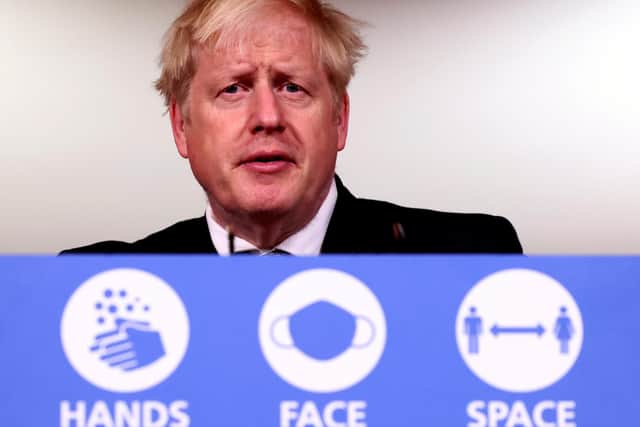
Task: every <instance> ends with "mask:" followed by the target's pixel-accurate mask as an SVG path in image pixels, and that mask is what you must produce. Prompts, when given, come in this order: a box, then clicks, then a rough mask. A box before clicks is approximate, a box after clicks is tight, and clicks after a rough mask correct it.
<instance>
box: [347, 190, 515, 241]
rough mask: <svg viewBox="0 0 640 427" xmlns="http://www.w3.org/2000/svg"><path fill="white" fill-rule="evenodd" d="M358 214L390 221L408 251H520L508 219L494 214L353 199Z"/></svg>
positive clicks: (513, 229)
mask: <svg viewBox="0 0 640 427" xmlns="http://www.w3.org/2000/svg"><path fill="white" fill-rule="evenodd" d="M357 204H358V210H359V211H360V212H361V215H364V216H367V217H369V218H375V220H376V221H382V222H383V223H387V224H389V223H390V224H392V227H393V229H394V232H395V233H397V234H400V235H401V236H400V237H401V238H402V239H403V240H405V245H406V247H407V248H408V251H411V252H425V251H428V252H431V251H437V252H442V253H522V246H521V245H520V241H519V239H518V235H517V233H516V231H515V228H514V227H513V225H512V224H511V222H510V221H509V220H508V219H506V218H504V217H502V216H496V215H489V214H482V213H460V212H444V211H437V210H431V209H419V208H410V207H404V206H400V205H396V204H393V203H389V202H385V201H379V200H370V199H357Z"/></svg>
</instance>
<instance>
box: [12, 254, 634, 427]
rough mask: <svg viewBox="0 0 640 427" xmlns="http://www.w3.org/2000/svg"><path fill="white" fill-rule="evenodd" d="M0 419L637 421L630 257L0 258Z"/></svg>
mask: <svg viewBox="0 0 640 427" xmlns="http://www.w3.org/2000/svg"><path fill="white" fill-rule="evenodd" d="M0 284H1V285H0V425H2V426H11V427H18V426H29V427H35V426H38V427H40V426H60V427H186V426H197V427H198V426H222V427H232V426H243V427H246V426H256V427H258V426H280V427H364V426H385V427H404V426H410V427H414V426H438V427H447V426H452V427H454V426H455V427H458V426H468V427H575V426H581V427H585V426H594V427H609V426H631V425H637V424H638V421H637V418H638V416H639V415H640V414H639V412H640V403H639V401H638V399H636V397H635V392H636V390H637V388H638V383H639V382H640V367H639V366H640V365H639V364H638V360H639V358H640V345H639V344H638V341H639V340H640V321H639V320H638V319H639V315H638V310H637V307H638V304H639V303H638V301H640V257H522V256H473V257H472V256H352V257H346V256H327V257H318V258H298V257H249V256H247V257H233V258H221V257H210V256H189V257H184V256H182V257H181V256H104V257H100V256H65V257H57V258H55V257H0Z"/></svg>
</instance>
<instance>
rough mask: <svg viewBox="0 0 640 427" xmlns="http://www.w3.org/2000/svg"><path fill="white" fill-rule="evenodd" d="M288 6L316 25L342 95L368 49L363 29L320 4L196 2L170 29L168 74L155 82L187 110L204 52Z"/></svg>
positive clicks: (317, 45) (319, 49) (316, 40)
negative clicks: (270, 8)
mask: <svg viewBox="0 0 640 427" xmlns="http://www.w3.org/2000/svg"><path fill="white" fill-rule="evenodd" d="M278 4H284V5H288V6H289V7H291V8H292V10H295V11H297V12H299V13H300V14H301V15H302V16H304V17H305V19H306V20H307V21H308V22H309V24H310V25H311V28H312V31H313V37H312V40H313V49H314V51H315V54H316V57H317V58H318V59H319V61H320V63H321V64H322V65H323V66H324V68H325V70H326V72H327V76H328V78H329V81H330V83H331V85H332V87H333V90H334V95H335V96H336V97H339V96H340V95H342V94H343V93H344V92H345V90H346V88H347V85H348V84H349V81H350V80H351V78H352V77H353V75H354V71H355V64H356V63H357V62H358V60H360V58H362V56H364V53H365V51H366V46H365V44H364V42H363V41H362V39H361V37H360V35H359V31H358V30H359V27H360V26H361V25H362V23H361V22H360V21H357V20H355V19H353V18H351V17H349V16H347V15H346V14H344V13H342V12H340V11H338V10H337V9H335V8H334V7H332V6H331V5H329V4H327V3H324V2H322V1H319V0H192V1H191V2H189V4H188V5H187V7H186V8H185V10H184V11H183V13H182V15H180V16H179V17H178V18H177V19H176V20H175V21H174V22H173V24H172V25H171V27H170V28H169V30H168V32H167V34H166V36H165V43H164V48H163V49H162V54H161V58H160V66H161V67H162V73H161V75H160V78H159V79H158V80H157V81H156V82H155V87H156V89H157V90H158V91H159V92H160V94H161V95H162V96H163V97H164V102H165V105H166V106H167V107H168V106H169V104H170V103H171V101H172V100H175V101H176V103H177V104H178V105H182V104H183V103H184V102H185V101H186V100H187V98H188V94H189V86H190V83H191V79H192V78H193V76H194V74H195V71H196V66H197V62H196V61H197V53H198V51H199V49H201V48H202V47H205V46H206V47H207V48H209V49H214V50H215V49H216V48H217V47H219V46H220V44H221V43H225V42H226V41H227V39H228V38H229V37H230V36H232V35H234V34H237V32H238V31H239V30H240V31H241V30H242V29H243V25H246V23H247V22H250V21H251V19H249V18H251V17H254V18H255V17H256V16H253V15H255V14H257V13H258V12H260V11H261V10H262V9H263V8H265V7H268V6H275V5H278Z"/></svg>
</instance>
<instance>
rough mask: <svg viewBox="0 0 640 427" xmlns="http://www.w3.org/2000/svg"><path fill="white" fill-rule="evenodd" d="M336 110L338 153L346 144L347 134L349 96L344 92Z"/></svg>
mask: <svg viewBox="0 0 640 427" xmlns="http://www.w3.org/2000/svg"><path fill="white" fill-rule="evenodd" d="M336 108H337V110H338V111H336V113H337V114H336V119H337V126H338V129H337V130H338V151H342V150H343V149H344V147H345V145H346V144H347V133H348V132H349V94H348V93H347V92H346V91H345V92H344V95H342V99H341V100H340V102H338V105H337V106H336Z"/></svg>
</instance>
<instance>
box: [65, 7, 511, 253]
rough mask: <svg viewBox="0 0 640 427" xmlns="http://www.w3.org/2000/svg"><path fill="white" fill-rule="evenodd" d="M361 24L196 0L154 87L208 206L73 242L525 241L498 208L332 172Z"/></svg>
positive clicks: (299, 249) (205, 245) (476, 247)
mask: <svg viewBox="0 0 640 427" xmlns="http://www.w3.org/2000/svg"><path fill="white" fill-rule="evenodd" d="M357 26H358V23H357V22H356V21H355V20H353V19H351V18H350V17H348V16H346V15H344V14H343V13H341V12H339V11H337V10H335V9H334V8H332V7H330V6H328V5H325V4H321V3H320V2H318V1H317V0H258V1H255V0H195V1H192V2H191V3H190V4H189V5H188V6H187V8H186V9H185V11H184V12H183V14H182V15H181V16H180V17H179V18H178V19H177V20H176V21H175V22H174V23H173V25H172V27H171V28H170V30H169V32H168V34H167V39H166V44H165V47H164V50H163V54H162V59H161V64H162V75H161V77H160V79H159V80H158V81H157V83H156V88H157V89H158V90H159V91H160V93H161V94H162V95H163V96H164V98H165V102H166V105H167V107H168V110H169V115H170V118H171V124H172V128H173V136H174V139H175V143H176V147H177V149H178V152H179V153H180V155H181V156H183V157H184V158H186V159H188V160H189V163H190V165H191V169H192V171H193V174H194V176H195V178H196V180H197V181H198V182H199V183H200V185H201V186H202V188H203V189H204V190H205V192H206V194H207V196H208V201H209V204H208V206H207V209H206V213H205V216H204V217H202V218H196V219H191V220H187V221H183V222H180V223H178V224H174V225H173V226H171V227H169V228H167V229H165V230H162V231H159V232H157V233H155V234H152V235H150V236H148V237H146V238H144V239H142V240H139V241H137V242H135V243H132V244H128V243H123V242H113V241H111V242H101V243H97V244H94V245H90V246H87V247H83V248H78V249H75V250H71V251H68V252H97V253H132V252H133V253H218V254H221V255H226V254H229V253H231V252H235V251H239V252H245V251H252V252H254V253H262V254H265V253H272V252H277V253H280V252H286V253H291V254H295V255H317V254H319V253H389V252H395V253H411V252H413V253H416V252H421V253H424V252H437V253H461V252H462V253H474V252H485V253H486V252H489V253H491V252H493V253H509V252H511V253H520V252H522V248H521V246H520V243H519V242H518V238H517V236H516V233H515V231H514V229H513V227H512V226H511V224H510V223H509V222H508V221H507V220H506V219H504V218H499V217H493V216H489V215H464V214H451V213H443V212H435V211H427V210H418V209H409V208H402V207H399V206H396V205H392V204H390V203H385V202H379V201H373V200H363V199H357V198H355V197H354V196H352V195H351V194H350V193H349V192H348V191H347V189H346V188H345V187H344V186H343V185H342V183H341V181H340V180H339V179H338V177H337V176H335V175H334V171H335V163H336V157H337V153H338V152H339V151H341V150H342V149H343V148H344V147H345V143H346V138H347V130H348V124H349V96H348V94H347V85H348V83H349V80H350V79H351V77H352V76H353V74H354V66H355V64H356V62H357V61H358V59H360V58H361V56H362V55H363V52H364V49H365V46H364V44H363V42H362V40H361V39H360V37H359V35H358V32H357Z"/></svg>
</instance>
